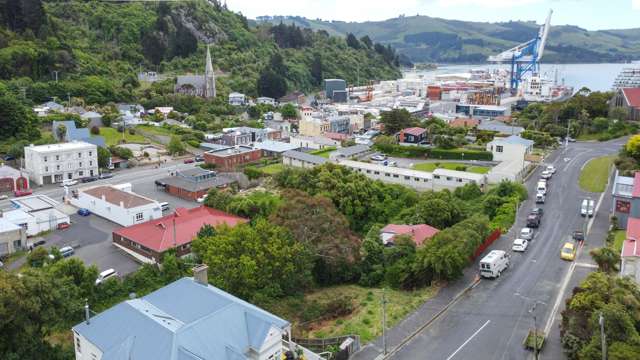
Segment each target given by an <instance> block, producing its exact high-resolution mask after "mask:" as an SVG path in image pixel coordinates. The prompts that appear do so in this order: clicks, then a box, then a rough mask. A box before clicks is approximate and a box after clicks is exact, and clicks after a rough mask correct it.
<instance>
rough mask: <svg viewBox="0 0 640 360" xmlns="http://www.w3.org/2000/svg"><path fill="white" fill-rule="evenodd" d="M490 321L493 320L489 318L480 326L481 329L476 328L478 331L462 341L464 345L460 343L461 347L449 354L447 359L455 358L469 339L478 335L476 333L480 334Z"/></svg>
mask: <svg viewBox="0 0 640 360" xmlns="http://www.w3.org/2000/svg"><path fill="white" fill-rule="evenodd" d="M490 322H491V320H487V322H486V323H484V325H482V326H480V329H478V330H476V332H474V333H473V335H471V336H470V337H469V338H468V339H467V341H465V342H464V343H462V345H460V347H459V348H458V349H456V351H454V352H453V354H451V355H449V357H448V358H447V360H451V359H453V357H454V356H456V354H457V353H458V352H459V351H460V350H462V348H463V347H464V346H465V345H467V344H468V343H469V341H471V340H472V339H473V338H474V337H476V335H478V333H479V332H480V331H482V329H484V328H485V326H487V325H489V323H490Z"/></svg>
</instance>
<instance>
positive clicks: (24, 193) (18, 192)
mask: <svg viewBox="0 0 640 360" xmlns="http://www.w3.org/2000/svg"><path fill="white" fill-rule="evenodd" d="M31 194H33V191H32V190H31V189H23V190H16V191H14V192H13V195H15V196H16V197H21V196H28V195H31Z"/></svg>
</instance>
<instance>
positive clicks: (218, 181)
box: [158, 167, 236, 201]
mask: <svg viewBox="0 0 640 360" xmlns="http://www.w3.org/2000/svg"><path fill="white" fill-rule="evenodd" d="M158 181H159V182H160V183H162V184H164V189H165V191H166V192H168V193H169V194H171V195H173V196H177V197H179V198H182V199H186V200H193V201H196V200H197V199H198V198H201V197H203V196H205V195H206V194H207V193H208V192H209V190H210V189H213V188H217V189H222V188H226V187H228V186H230V185H231V184H233V183H235V182H236V179H235V178H234V177H232V176H230V175H225V174H217V173H216V172H214V171H211V170H205V169H202V168H199V167H195V168H191V169H186V170H180V171H176V173H175V174H174V175H173V176H169V177H165V178H162V179H159V180H158Z"/></svg>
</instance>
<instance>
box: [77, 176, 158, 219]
mask: <svg viewBox="0 0 640 360" xmlns="http://www.w3.org/2000/svg"><path fill="white" fill-rule="evenodd" d="M70 202H71V204H72V205H73V206H76V207H78V208H85V209H89V210H90V211H91V212H92V213H94V214H96V215H98V216H100V217H103V218H105V219H107V220H109V221H112V222H114V223H116V224H118V225H121V226H130V225H133V224H138V223H141V222H145V221H149V220H153V219H157V218H159V217H162V210H161V209H160V203H158V202H157V201H155V200H153V199H150V198H148V197H145V196H142V195H138V194H136V193H134V192H133V191H132V189H131V184H129V183H127V184H119V185H96V186H90V187H86V188H82V189H78V190H73V195H72V196H71V197H70Z"/></svg>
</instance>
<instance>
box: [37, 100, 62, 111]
mask: <svg viewBox="0 0 640 360" xmlns="http://www.w3.org/2000/svg"><path fill="white" fill-rule="evenodd" d="M41 106H46V107H48V108H49V109H51V110H55V111H61V110H63V109H64V106H62V105H60V104H58V103H57V102H55V101H47V102H46V103H44V104H42V105H41Z"/></svg>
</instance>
